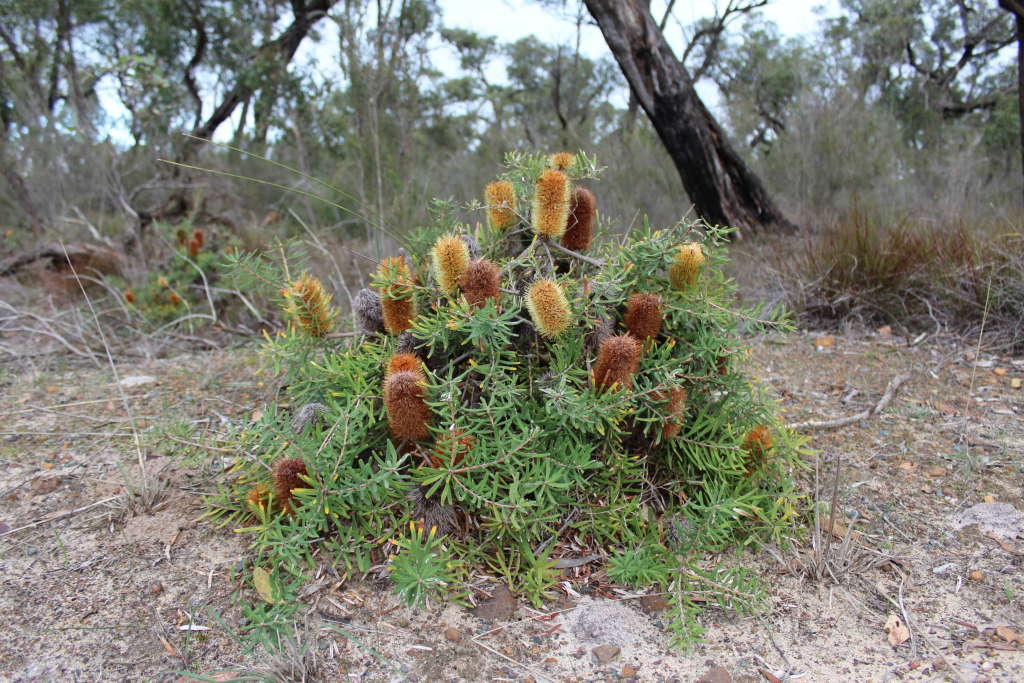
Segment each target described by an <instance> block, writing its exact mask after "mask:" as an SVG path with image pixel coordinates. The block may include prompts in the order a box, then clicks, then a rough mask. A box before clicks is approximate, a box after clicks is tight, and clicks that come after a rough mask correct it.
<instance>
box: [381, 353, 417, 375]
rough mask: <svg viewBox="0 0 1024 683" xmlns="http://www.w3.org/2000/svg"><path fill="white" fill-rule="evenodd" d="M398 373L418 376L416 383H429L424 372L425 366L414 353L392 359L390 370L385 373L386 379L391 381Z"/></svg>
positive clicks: (399, 355) (403, 354)
mask: <svg viewBox="0 0 1024 683" xmlns="http://www.w3.org/2000/svg"><path fill="white" fill-rule="evenodd" d="M396 372H411V373H413V374H414V375H416V377H417V380H416V381H418V382H426V381H427V376H426V374H425V373H424V372H423V364H422V363H421V362H420V359H419V358H417V357H416V355H415V354H412V353H400V354H398V355H397V356H394V357H392V358H391V360H390V361H389V362H388V369H387V371H386V372H385V373H384V379H385V380H387V379H389V378H390V377H391V375H393V374H395V373H396Z"/></svg>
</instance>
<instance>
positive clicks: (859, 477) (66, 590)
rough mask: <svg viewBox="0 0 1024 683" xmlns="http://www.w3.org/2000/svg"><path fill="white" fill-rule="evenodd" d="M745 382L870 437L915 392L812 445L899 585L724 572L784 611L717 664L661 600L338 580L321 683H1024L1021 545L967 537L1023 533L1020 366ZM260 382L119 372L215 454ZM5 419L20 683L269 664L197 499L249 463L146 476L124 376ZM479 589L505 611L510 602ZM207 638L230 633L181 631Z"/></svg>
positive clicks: (769, 374)
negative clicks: (401, 588) (537, 602)
mask: <svg viewBox="0 0 1024 683" xmlns="http://www.w3.org/2000/svg"><path fill="white" fill-rule="evenodd" d="M749 363H750V369H751V371H752V372H753V374H754V375H756V376H758V377H759V378H760V379H761V380H762V381H763V382H764V383H765V385H766V387H768V389H769V391H770V392H771V393H772V394H773V395H774V396H775V397H776V398H778V399H779V400H780V401H781V406H782V407H783V408H784V409H785V410H786V413H785V415H786V419H787V420H789V421H799V420H805V419H830V418H835V417H840V416H844V415H850V414H853V413H856V412H858V411H860V410H863V409H865V408H867V407H868V406H871V405H874V404H875V403H876V402H877V401H878V399H879V397H880V396H881V394H882V391H883V390H884V388H885V386H886V384H887V383H888V382H889V380H890V379H891V378H892V377H893V376H894V375H895V374H897V373H900V372H906V373H908V374H909V375H910V377H911V379H910V380H909V382H908V383H907V384H905V385H904V386H903V387H901V388H900V390H899V392H898V394H897V396H896V398H895V399H894V400H893V401H892V403H891V404H890V405H889V407H888V408H887V409H886V410H885V411H884V412H882V413H881V414H879V415H876V416H874V417H872V418H870V419H868V420H865V421H863V422H859V423H856V424H853V425H850V426H848V427H846V428H843V429H838V430H816V429H813V430H810V431H809V433H810V434H811V435H812V436H813V437H814V438H813V442H812V445H813V446H814V447H815V448H816V449H818V450H819V456H818V457H819V458H820V459H821V461H822V463H823V469H824V470H825V471H827V472H828V471H834V464H835V463H836V461H837V460H840V461H841V467H842V482H841V491H842V499H841V500H842V509H843V511H844V512H845V515H846V519H844V520H843V521H844V523H850V522H852V523H853V524H854V527H855V529H857V530H858V531H859V532H860V533H862V534H864V535H863V536H858V541H859V543H861V544H862V545H863V546H864V547H867V548H872V549H874V550H876V551H877V552H880V553H885V554H888V555H891V556H893V557H894V558H897V561H894V562H891V563H883V565H882V566H881V567H878V568H874V569H869V570H863V571H858V572H854V573H852V574H851V575H850V576H844V577H841V578H842V579H843V580H842V581H841V583H839V584H836V583H835V582H831V581H824V582H817V583H814V582H803V583H802V582H800V581H798V580H797V579H796V578H795V577H794V576H792V575H790V574H788V573H785V570H784V569H783V568H782V567H781V565H780V564H779V563H778V562H776V561H775V560H774V559H773V558H772V557H771V555H769V554H768V553H766V552H757V553H754V552H746V553H744V554H743V555H742V556H740V557H739V558H736V557H735V555H726V556H725V557H724V558H721V559H724V560H725V561H727V562H741V563H743V564H744V565H746V566H749V567H753V568H755V569H756V570H757V571H758V573H759V574H760V576H761V577H762V579H763V581H764V582H765V584H766V585H767V587H768V590H769V593H770V598H771V606H770V611H769V612H768V613H766V614H764V615H759V616H755V617H738V616H736V615H731V614H725V613H722V612H720V611H716V610H708V611H707V612H705V613H704V614H703V615H702V617H701V623H702V624H703V625H704V626H705V627H706V628H707V629H708V631H707V633H706V634H705V641H706V642H705V643H701V644H697V645H695V646H694V647H693V648H692V649H691V650H690V651H689V652H680V651H677V650H673V649H671V648H670V646H669V638H668V635H667V634H666V633H665V632H664V628H665V625H666V615H665V612H664V611H663V610H661V609H659V605H658V604H657V603H658V600H656V599H648V600H646V601H644V604H641V600H640V599H637V598H629V599H622V600H607V599H600V598H593V597H591V596H589V595H582V596H563V598H562V600H561V601H559V602H555V603H552V604H550V605H547V606H545V607H544V608H543V609H541V610H536V611H535V610H533V609H532V608H530V606H529V605H528V604H523V603H521V602H520V603H519V604H517V605H514V606H510V610H511V611H512V614H511V616H509V617H508V618H507V619H503V620H497V619H495V620H484V619H481V618H479V617H476V616H474V615H473V614H471V613H470V612H469V611H467V609H466V608H464V607H461V606H459V605H455V604H430V605H428V608H426V609H408V608H406V607H404V606H401V605H400V604H399V603H398V602H397V600H396V598H395V597H394V596H391V595H390V594H389V592H388V589H387V586H386V584H380V583H377V582H366V583H360V582H348V583H339V582H338V581H336V580H332V579H333V578H334V577H332V576H331V575H330V573H329V572H328V571H326V570H325V569H323V568H321V570H320V571H319V572H317V573H316V575H315V576H314V580H313V581H312V582H311V585H310V587H309V590H308V591H305V592H307V595H306V597H305V600H307V601H308V606H307V607H306V608H305V609H304V610H303V611H304V612H305V613H307V616H306V617H305V619H306V622H305V627H306V629H307V632H308V634H309V638H310V639H311V648H312V652H313V653H314V655H315V657H316V659H317V661H318V662H319V664H320V666H321V669H322V671H323V672H324V674H325V676H324V677H325V680H353V681H399V680H403V679H405V680H409V681H526V680H529V681H534V682H540V681H559V682H561V681H573V682H575V681H580V682H582V681H587V682H596V681H620V680H636V681H673V680H679V681H696V680H703V681H715V682H717V683H721V682H723V681H730V680H731V681H749V682H751V683H752V682H754V681H764V680H771V678H768V677H766V676H765V675H764V674H763V673H761V672H760V671H759V669H765V670H767V671H768V673H769V674H770V675H777V676H779V677H780V678H782V677H784V675H785V673H786V672H787V671H789V672H790V673H791V674H792V677H793V678H794V679H795V678H797V677H798V676H800V677H801V679H802V680H804V681H847V680H854V681H874V682H875V683H880V682H882V681H889V680H893V679H894V678H898V679H901V680H907V681H917V680H952V681H979V682H981V681H986V680H988V681H1021V680H1024V654H1022V652H1024V640H1021V641H1015V642H1008V639H1010V640H1012V636H1014V634H1024V607H1022V596H1024V582H1022V580H1021V579H1022V577H1024V568H1022V560H1024V537H1022V538H1019V539H1014V538H1012V537H1009V536H1010V535H1012V534H1008V533H1007V532H1003V537H1002V538H1001V540H1002V541H1003V542H1004V543H1005V547H1004V546H1003V545H1001V544H999V543H998V542H997V541H996V540H995V539H993V538H991V537H990V536H988V535H986V534H985V533H984V531H983V530H981V529H979V527H978V526H968V527H966V528H964V529H961V530H957V529H955V528H953V527H952V526H951V524H950V520H951V519H952V518H953V517H954V516H955V515H957V514H959V513H962V512H963V511H965V510H967V509H970V508H972V507H973V506H975V505H977V504H980V503H984V502H985V501H991V502H995V503H1004V504H1008V505H1010V506H1012V507H1013V508H1015V509H1016V510H1022V509H1024V500H1022V493H1024V491H1022V480H1024V475H1022V472H1024V427H1022V420H1021V416H1022V415H1024V391H1022V390H1021V389H1020V388H1019V386H1020V381H1019V380H1020V379H1022V378H1024V360H1021V359H1020V358H1013V357H1007V356H1000V355H996V354H984V353H983V354H981V355H980V357H977V358H975V357H974V355H973V353H972V351H971V349H967V348H964V347H963V346H961V345H960V344H959V343H958V342H957V341H956V340H952V339H926V340H924V341H922V342H921V343H919V344H918V345H916V346H911V345H908V343H907V340H904V339H896V338H893V337H890V336H886V335H882V334H876V333H870V334H863V335H851V336H847V337H832V338H831V343H829V338H828V337H826V335H824V334H814V333H799V334H794V335H791V336H789V337H787V338H773V339H768V340H765V341H764V343H761V344H760V345H758V346H757V348H756V349H755V350H754V352H753V354H752V355H751V357H750V358H749ZM259 365H260V362H259V360H258V359H257V358H256V357H255V356H254V355H253V354H251V353H236V354H210V355H205V356H196V357H179V358H176V359H173V360H156V361H152V362H150V363H148V364H139V363H126V364H124V365H123V366H122V367H120V368H119V371H120V376H121V377H124V376H145V377H148V379H146V380H144V381H142V382H141V383H140V384H138V385H137V386H134V387H129V388H127V389H125V391H126V393H127V394H128V395H127V397H126V400H127V401H128V404H129V406H130V408H131V410H132V412H133V414H134V415H136V416H138V417H140V418H141V419H143V420H144V421H145V422H144V423H143V424H142V425H141V426H140V428H143V429H150V428H151V429H152V430H153V432H151V433H159V434H161V435H171V436H174V435H176V434H177V435H179V436H177V437H175V438H187V436H186V437H181V436H180V435H182V434H184V435H187V434H189V433H192V432H195V431H196V430H197V429H199V430H201V431H202V432H203V433H204V434H205V435H207V437H211V436H212V437H214V438H216V435H218V434H221V435H226V433H227V428H228V427H229V426H230V425H231V424H233V423H237V422H238V421H242V420H245V419H248V416H249V415H250V414H251V412H252V411H253V410H255V409H258V408H259V407H260V406H261V405H262V403H263V402H264V401H265V400H267V399H268V398H269V397H271V396H272V395H273V392H275V391H276V385H275V384H274V382H272V381H271V380H270V379H268V378H266V377H263V376H262V375H259V374H256V370H257V368H258V367H259ZM1014 380H1018V381H1017V382H1014ZM1015 384H1016V386H1014V385H1015ZM0 411H2V412H0V415H2V416H3V418H2V420H0V493H2V496H0V532H2V535H0V582H2V590H0V680H10V681H40V682H42V681H54V682H57V681H139V680H156V681H179V680H190V679H189V678H188V677H183V675H182V674H181V673H175V672H181V671H185V670H188V671H192V672H204V673H205V674H207V675H211V674H214V673H215V672H218V671H223V670H225V669H227V668H229V667H235V666H254V665H258V664H259V663H260V662H261V661H264V662H265V660H266V655H265V653H256V654H254V655H251V656H248V657H243V655H242V653H241V650H240V648H239V646H238V645H237V644H236V643H235V642H234V641H233V640H232V638H231V637H230V635H229V634H228V633H227V632H226V631H225V629H224V628H223V627H222V626H221V624H220V623H218V622H217V621H216V620H215V619H214V618H213V617H212V616H211V615H210V614H209V612H207V611H206V609H205V608H207V607H209V608H210V609H212V610H213V611H214V612H215V613H216V614H217V615H219V616H220V617H221V619H222V620H223V621H224V623H225V624H227V625H228V626H229V627H230V628H232V629H239V628H243V624H242V623H241V622H240V621H239V620H240V618H241V616H240V614H239V610H238V605H237V603H236V602H235V600H234V599H233V595H234V594H235V592H236V584H235V583H234V582H233V581H232V580H231V571H230V570H231V568H232V567H234V566H236V565H237V564H238V563H239V562H240V561H242V560H243V558H244V557H245V555H246V549H245V542H246V539H245V537H244V535H242V534H235V533H233V532H232V531H231V530H221V529H216V528H215V527H213V526H212V525H211V524H210V523H209V522H206V521H202V520H200V519H199V517H200V515H201V514H202V511H203V510H202V507H201V501H200V497H199V492H201V491H202V490H208V487H209V486H210V485H211V482H212V481H214V480H215V478H216V476H217V474H218V473H219V471H220V468H222V467H223V465H224V463H225V461H226V459H227V458H228V456H229V453H225V452H220V451H216V450H213V451H203V452H201V453H200V454H199V455H198V456H196V457H194V458H192V459H190V460H188V461H183V460H176V461H171V460H170V459H169V457H168V454H169V453H171V452H172V449H171V448H170V447H171V446H173V445H174V444H176V442H173V441H170V440H169V439H168V438H164V439H163V440H161V441H158V442H156V443H154V444H153V445H152V446H148V447H147V448H145V449H144V450H143V451H142V452H141V453H140V452H139V451H138V450H137V449H136V448H135V447H134V446H133V439H132V432H131V429H130V425H129V421H128V420H127V415H128V413H127V411H126V410H125V405H124V399H123V398H122V397H121V396H120V392H119V391H118V390H117V389H116V386H115V384H114V378H113V376H112V375H111V373H109V372H105V371H100V370H95V369H90V368H85V367H81V366H76V365H73V364H69V363H63V364H62V363H51V364H50V365H48V366H46V367H45V368H32V367H28V368H26V367H24V366H20V367H18V368H17V369H15V368H13V367H8V368H6V370H4V371H3V373H2V374H0ZM147 443H148V442H147ZM140 461H141V466H140ZM143 466H144V467H145V469H146V472H147V476H148V477H150V481H151V482H154V484H153V485H157V484H156V483H155V482H161V483H162V484H163V485H166V487H167V488H166V492H165V494H164V496H163V498H162V500H161V502H160V503H159V505H157V507H156V509H155V510H152V511H150V512H148V513H133V512H132V511H125V510H123V509H120V508H118V507H117V505H118V502H119V500H120V499H119V498H118V496H121V495H122V494H123V492H124V488H125V482H126V481H128V482H137V481H139V480H140V478H141V477H140V472H141V467H143ZM158 475H159V476H158ZM69 512H74V514H68V513H69ZM707 559H708V561H709V563H710V562H713V561H716V560H717V559H720V558H707ZM936 570H938V571H936ZM901 572H903V573H902V574H901ZM972 572H976V573H973V574H972ZM904 576H905V577H906V579H904V578H903V577H904ZM873 586H874V587H873ZM901 586H902V588H903V590H902V600H903V604H904V607H905V611H906V613H907V615H908V616H909V618H910V620H911V626H912V628H911V631H912V632H913V633H914V638H913V639H912V640H910V641H907V642H905V643H903V644H901V645H899V646H898V647H893V646H892V645H890V644H889V643H888V642H887V640H886V632H885V630H884V628H883V627H884V625H885V623H886V620H887V617H888V616H889V612H890V610H891V608H890V606H889V605H888V604H887V603H886V601H885V599H884V598H882V597H881V594H882V593H884V594H886V595H888V596H890V597H891V598H892V599H894V600H897V601H898V599H899V596H900V593H901V590H900V589H901ZM479 588H480V589H481V592H479V593H477V594H476V596H475V597H476V599H477V600H478V601H483V600H486V598H487V596H486V595H485V594H484V592H483V590H484V589H486V590H488V591H490V592H493V591H492V590H491V589H493V588H494V587H493V586H486V585H484V584H480V585H479ZM241 598H242V599H245V600H253V599H255V598H254V596H253V595H248V594H247V593H243V594H242V595H241ZM190 623H192V624H195V625H202V626H207V627H209V629H208V630H203V631H185V630H181V629H182V627H185V628H188V625H189V624H190ZM997 627H1001V629H1000V630H999V631H998V632H997V631H996V628H997ZM338 629H341V630H343V631H344V633H342V632H341V631H339V630H338ZM1000 634H1001V635H1000ZM595 650H597V654H595ZM598 654H600V655H602V656H604V657H606V658H607V657H609V656H610V658H609V659H608V661H601V659H600V658H599V657H598ZM221 678H222V679H223V678H224V677H223V676H222V677H221Z"/></svg>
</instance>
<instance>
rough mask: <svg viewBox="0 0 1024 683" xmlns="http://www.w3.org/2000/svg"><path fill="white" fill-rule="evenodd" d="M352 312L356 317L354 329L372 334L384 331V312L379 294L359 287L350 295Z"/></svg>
mask: <svg viewBox="0 0 1024 683" xmlns="http://www.w3.org/2000/svg"><path fill="white" fill-rule="evenodd" d="M352 312H353V313H354V314H355V317H356V331H358V332H359V333H360V334H366V335H374V334H383V333H384V313H383V311H382V310H381V305H380V295H379V294H377V292H374V291H372V290H369V289H360V290H359V291H358V292H356V295H355V296H354V297H352Z"/></svg>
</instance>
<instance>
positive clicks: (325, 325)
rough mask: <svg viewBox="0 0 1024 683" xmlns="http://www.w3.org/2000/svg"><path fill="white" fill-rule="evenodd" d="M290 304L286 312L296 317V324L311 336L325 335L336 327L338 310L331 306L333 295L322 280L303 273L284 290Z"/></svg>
mask: <svg viewBox="0 0 1024 683" xmlns="http://www.w3.org/2000/svg"><path fill="white" fill-rule="evenodd" d="M284 294H285V298H287V299H288V306H287V307H285V309H284V310H285V312H286V313H289V314H291V315H292V316H293V317H294V318H295V324H297V325H298V326H299V328H300V329H301V330H302V331H303V332H305V333H306V334H308V335H309V336H310V337H323V336H325V335H327V334H328V333H329V332H330V331H331V330H332V329H334V318H335V316H337V315H338V311H336V310H333V309H332V308H331V295H330V294H328V293H327V292H326V290H324V286H323V284H322V283H321V282H320V280H318V279H316V278H315V277H313V276H312V275H303V276H302V277H301V278H299V279H298V280H296V281H294V282H293V283H292V286H291V287H289V288H288V289H286V290H284Z"/></svg>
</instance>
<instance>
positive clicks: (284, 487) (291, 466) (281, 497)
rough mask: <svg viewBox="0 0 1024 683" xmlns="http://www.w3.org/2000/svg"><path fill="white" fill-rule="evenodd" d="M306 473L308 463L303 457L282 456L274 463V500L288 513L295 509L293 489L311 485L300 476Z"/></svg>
mask: <svg viewBox="0 0 1024 683" xmlns="http://www.w3.org/2000/svg"><path fill="white" fill-rule="evenodd" d="M305 474H307V472H306V463H304V462H303V461H302V458H282V459H280V460H278V461H276V462H275V463H274V470H273V475H272V476H273V479H274V500H275V501H276V502H277V504H278V505H280V506H281V510H282V511H284V512H285V513H287V514H292V513H293V512H294V511H295V510H294V508H293V506H292V500H293V498H294V496H293V495H292V491H294V490H295V489H303V488H306V487H307V486H309V484H307V483H306V482H305V481H303V480H302V479H300V478H299V475H305Z"/></svg>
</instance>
